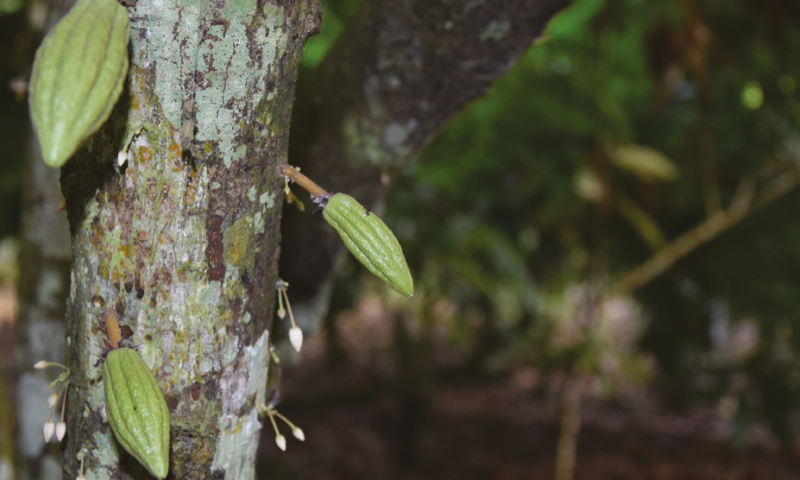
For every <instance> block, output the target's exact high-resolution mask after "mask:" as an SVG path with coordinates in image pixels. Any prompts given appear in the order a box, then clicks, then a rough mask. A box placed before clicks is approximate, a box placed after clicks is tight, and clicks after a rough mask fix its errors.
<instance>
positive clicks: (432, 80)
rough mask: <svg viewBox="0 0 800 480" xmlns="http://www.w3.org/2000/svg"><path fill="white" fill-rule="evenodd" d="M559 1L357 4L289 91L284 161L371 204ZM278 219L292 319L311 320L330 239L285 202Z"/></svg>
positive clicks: (334, 244)
mask: <svg viewBox="0 0 800 480" xmlns="http://www.w3.org/2000/svg"><path fill="white" fill-rule="evenodd" d="M567 3H568V0H493V1H483V0H455V1H452V0H403V1H397V0H364V2H363V3H362V5H361V7H360V9H359V10H358V12H357V13H356V14H355V15H354V18H352V19H351V20H350V21H349V22H348V25H347V27H346V29H345V31H344V32H343V33H342V35H341V37H340V38H339V40H338V41H337V42H336V44H335V45H334V47H333V48H332V50H331V51H330V52H329V54H328V55H327V56H326V58H325V60H324V61H323V63H322V64H321V65H320V66H319V67H318V68H317V69H316V70H315V71H314V73H313V74H312V77H311V78H310V80H309V81H308V82H306V83H304V84H301V85H300V86H299V87H298V101H297V106H296V107H295V116H294V119H293V121H294V122H295V125H296V126H297V128H295V129H294V131H293V134H292V144H291V155H290V160H291V161H292V163H293V164H296V165H299V166H301V167H302V168H303V172H304V173H306V174H307V175H309V176H310V177H312V178H315V179H318V180H319V182H320V184H321V186H323V187H324V188H326V189H328V190H329V191H332V192H338V191H344V192H347V193H348V194H350V195H352V196H354V197H355V198H357V199H358V200H359V201H361V202H362V203H363V204H365V205H371V204H374V203H375V202H376V201H377V200H378V199H379V198H380V197H381V196H382V194H383V193H384V191H385V188H386V186H387V184H388V182H389V179H390V178H391V175H392V174H394V173H397V172H398V171H399V170H400V169H402V168H403V167H405V166H406V165H408V163H409V162H410V161H411V160H412V159H413V158H414V157H416V156H417V155H418V154H419V153H420V151H421V150H422V148H423V147H424V146H425V145H426V144H427V143H428V142H429V141H430V140H431V139H432V138H433V137H434V136H435V135H436V133H438V132H439V130H440V129H441V128H442V127H443V126H444V125H445V124H446V123H447V122H448V121H449V120H450V119H451V118H452V117H453V116H454V115H455V114H456V113H458V112H459V111H460V110H461V109H462V108H463V107H464V106H465V105H466V104H467V103H469V102H471V101H472V100H474V99H476V98H478V97H480V96H482V95H485V94H486V93H487V92H488V90H489V88H490V87H491V85H492V83H493V82H494V81H496V80H497V79H498V78H500V77H502V76H503V75H505V74H506V73H507V72H508V71H509V70H510V69H511V68H512V67H513V66H514V65H515V64H516V62H517V60H518V59H519V58H520V56H521V55H522V54H523V53H524V52H525V51H526V50H527V49H528V48H529V47H530V46H531V45H532V43H533V42H534V41H535V40H536V39H537V38H538V37H539V36H540V35H541V33H542V31H543V30H544V27H545V26H546V24H547V22H548V21H549V20H550V18H551V17H552V16H553V15H555V13H556V12H558V11H559V10H560V9H562V8H564V7H565V6H566V5H567ZM487 161H491V159H487ZM283 223H284V227H283V236H284V239H285V241H284V247H283V248H284V253H285V255H284V256H283V258H282V260H281V271H282V272H284V278H285V279H286V280H287V281H288V282H289V283H291V285H292V297H293V299H294V301H295V305H296V306H297V307H298V308H297V309H298V310H301V311H302V316H304V317H311V318H317V319H318V318H319V317H320V316H321V314H322V313H323V312H324V311H325V310H326V308H327V307H326V306H327V297H328V293H329V288H328V286H327V285H328V284H327V279H328V277H329V275H330V273H331V271H332V270H333V266H334V262H335V259H336V257H337V255H338V254H339V252H341V251H343V248H342V245H341V242H340V241H339V239H338V238H337V236H336V233H335V232H334V231H333V230H332V229H330V228H328V227H327V225H324V222H320V221H317V219H313V218H308V216H307V215H306V216H303V215H301V214H298V213H297V212H294V209H291V208H289V209H287V211H286V213H285V218H284V222H283ZM298 316H300V315H298Z"/></svg>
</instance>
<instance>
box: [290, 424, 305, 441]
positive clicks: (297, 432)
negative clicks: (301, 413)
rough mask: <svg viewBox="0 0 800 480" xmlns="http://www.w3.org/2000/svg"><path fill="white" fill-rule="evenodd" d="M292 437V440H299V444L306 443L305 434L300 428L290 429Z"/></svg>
mask: <svg viewBox="0 0 800 480" xmlns="http://www.w3.org/2000/svg"><path fill="white" fill-rule="evenodd" d="M292 435H294V438H296V439H298V440H300V441H301V442H305V441H306V434H305V433H303V431H302V430H301V429H300V427H294V429H292Z"/></svg>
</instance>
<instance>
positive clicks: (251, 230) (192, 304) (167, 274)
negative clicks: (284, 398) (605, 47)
mask: <svg viewBox="0 0 800 480" xmlns="http://www.w3.org/2000/svg"><path fill="white" fill-rule="evenodd" d="M129 12H130V18H131V49H130V51H131V69H130V74H129V78H128V83H127V88H126V90H125V91H124V92H123V95H122V98H121V100H120V102H119V104H118V105H117V106H116V108H115V111H114V113H113V115H112V118H111V119H110V120H109V122H108V123H107V124H106V125H105V126H104V127H103V129H102V130H101V131H100V133H99V134H98V135H96V136H95V137H93V138H92V139H91V140H90V141H89V142H88V143H87V145H86V146H85V147H84V148H83V149H82V150H81V151H80V152H79V153H78V154H77V155H76V156H75V157H74V158H73V159H72V160H70V162H69V163H68V164H67V166H65V167H64V168H63V170H62V188H63V191H64V194H65V197H66V199H67V211H68V217H69V221H70V230H71V234H72V242H73V259H74V260H73V270H72V287H71V290H70V298H69V303H68V315H67V319H68V327H67V362H68V364H69V366H70V368H71V369H72V371H73V376H72V387H71V388H70V395H69V398H68V409H69V417H68V433H67V445H66V449H65V469H66V471H67V472H68V474H69V475H71V476H73V477H74V476H77V468H78V463H77V462H76V461H75V454H76V453H77V452H78V451H79V450H80V449H82V448H86V449H87V451H88V452H89V455H87V457H86V469H87V470H88V471H91V474H89V473H87V474H86V477H87V478H90V475H91V476H92V477H93V478H98V479H101V478H129V477H135V478H138V476H139V475H141V472H142V470H141V467H140V466H139V465H137V464H136V462H135V460H133V459H132V458H131V457H129V456H128V455H126V454H124V453H122V451H121V449H119V448H115V447H114V441H113V436H112V435H111V431H110V429H109V427H108V425H107V424H106V423H105V421H104V405H103V395H102V392H101V389H102V383H101V375H100V371H101V368H100V365H99V363H98V359H99V358H100V356H101V354H102V352H101V342H100V335H101V333H100V332H99V330H98V325H99V322H100V321H101V319H102V318H103V316H104V315H105V314H106V309H109V308H111V309H114V310H115V311H116V313H117V315H118V316H119V318H120V321H121V323H122V324H127V325H128V326H130V327H131V329H132V331H133V337H132V338H131V341H132V342H133V343H135V344H137V345H139V353H140V354H141V355H142V358H143V359H144V361H145V363H146V364H147V365H148V366H149V367H150V368H151V369H152V370H153V371H154V373H155V375H156V378H157V379H158V381H159V384H160V385H161V387H162V389H163V391H164V394H165V397H166V399H167V405H168V408H169V410H170V420H171V426H172V428H171V453H170V475H171V476H172V477H174V478H212V477H213V478H231V479H244V478H253V477H254V463H255V452H256V447H257V445H258V436H259V430H260V422H259V421H258V417H257V413H256V399H257V397H258V398H261V399H264V398H265V386H266V380H267V374H268V371H267V362H268V358H269V355H268V348H269V340H270V338H269V329H270V322H271V319H272V312H273V303H274V294H275V288H274V284H275V281H276V280H277V278H278V275H277V256H278V239H279V233H278V227H279V220H280V211H279V208H278V206H279V202H278V201H277V200H278V198H279V196H278V195H277V192H280V188H281V180H280V178H279V177H278V174H277V171H276V169H275V166H276V165H278V164H280V163H282V162H284V161H285V160H286V149H287V142H288V130H289V119H290V113H291V107H292V102H293V100H294V81H295V77H296V74H297V67H298V65H299V62H300V59H301V55H302V47H303V43H304V41H305V39H306V38H307V37H308V36H309V35H311V34H312V33H314V32H315V30H316V28H317V25H318V22H319V7H318V5H317V3H316V0H296V1H287V0H283V1H273V2H265V1H263V0H260V1H253V0H229V1H227V2H225V1H200V0H189V1H181V2H177V1H154V0H140V1H139V2H138V3H137V4H136V6H135V7H131V8H130V9H129ZM140 127H143V128H144V129H143V130H142V131H141V133H140V134H138V136H136V137H135V138H134V140H133V142H132V144H131V149H130V154H129V156H128V161H127V163H126V164H125V165H124V166H123V167H117V166H116V164H115V162H114V160H115V159H116V155H117V151H118V150H120V149H121V148H122V146H123V145H124V144H125V142H126V141H127V140H128V139H129V138H131V136H132V135H134V132H136V131H138V130H139V128H140ZM262 199H265V200H272V201H262Z"/></svg>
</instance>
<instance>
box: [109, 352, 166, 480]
mask: <svg viewBox="0 0 800 480" xmlns="http://www.w3.org/2000/svg"><path fill="white" fill-rule="evenodd" d="M103 382H104V383H105V390H106V414H107V416H108V423H109V424H110V425H111V430H113V431H114V436H115V437H116V438H117V441H118V442H119V444H120V445H122V447H123V448H125V450H127V451H128V453H130V454H131V455H133V457H134V458H136V460H138V461H139V463H141V464H142V465H144V467H145V468H146V469H147V470H148V471H149V472H150V473H151V474H153V476H154V477H156V478H159V479H163V478H164V477H166V476H167V471H168V470H169V411H168V410H167V402H166V401H165V400H164V395H163V394H162V393H161V389H160V388H159V387H158V383H156V377H154V376H153V374H152V372H150V369H149V368H147V365H145V363H144V361H143V360H142V357H140V356H139V353H137V352H136V351H135V350H132V349H130V348H118V349H116V350H111V351H110V352H109V353H108V356H107V357H106V361H105V363H104V364H103Z"/></svg>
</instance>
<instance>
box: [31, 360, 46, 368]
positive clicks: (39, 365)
mask: <svg viewBox="0 0 800 480" xmlns="http://www.w3.org/2000/svg"><path fill="white" fill-rule="evenodd" d="M33 368H35V369H36V370H44V369H45V368H47V362H45V361H44V360H39V361H38V362H36V363H34V364H33Z"/></svg>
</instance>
